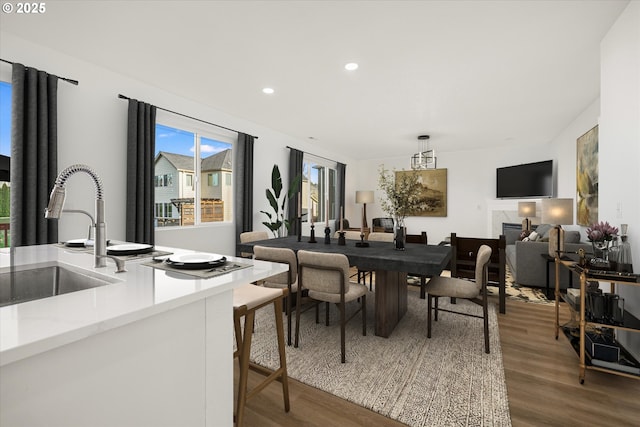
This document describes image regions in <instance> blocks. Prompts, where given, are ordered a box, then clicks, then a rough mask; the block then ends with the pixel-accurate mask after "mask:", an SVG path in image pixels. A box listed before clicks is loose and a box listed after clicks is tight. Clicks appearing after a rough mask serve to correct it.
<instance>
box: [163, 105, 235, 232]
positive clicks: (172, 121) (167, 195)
mask: <svg viewBox="0 0 640 427" xmlns="http://www.w3.org/2000/svg"><path fill="white" fill-rule="evenodd" d="M156 122H157V124H156V156H155V177H156V188H155V204H156V209H155V214H156V227H168V226H193V225H199V224H203V223H210V222H221V221H232V219H233V190H232V185H231V182H232V181H231V179H229V181H228V182H229V184H230V185H228V186H226V187H225V188H221V186H220V185H219V179H220V178H219V177H220V174H228V175H229V177H230V176H231V175H232V172H233V170H232V164H233V163H232V161H233V157H232V154H233V150H232V149H233V143H234V141H235V138H236V137H237V136H236V135H235V133H232V132H225V131H221V130H218V129H217V128H215V127H213V126H208V125H206V124H202V123H200V122H197V121H193V120H188V119H184V118H180V117H177V116H174V115H172V114H170V113H161V112H158V116H157V118H156ZM196 159H198V160H197V161H196Z"/></svg>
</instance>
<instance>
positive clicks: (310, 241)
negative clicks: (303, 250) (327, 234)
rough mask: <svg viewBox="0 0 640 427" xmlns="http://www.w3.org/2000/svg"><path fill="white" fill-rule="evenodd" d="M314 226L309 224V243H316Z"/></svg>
mask: <svg viewBox="0 0 640 427" xmlns="http://www.w3.org/2000/svg"><path fill="white" fill-rule="evenodd" d="M314 228H315V225H313V224H311V236H310V237H309V243H318V241H317V240H316V232H315V230H314Z"/></svg>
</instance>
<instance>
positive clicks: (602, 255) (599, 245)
mask: <svg viewBox="0 0 640 427" xmlns="http://www.w3.org/2000/svg"><path fill="white" fill-rule="evenodd" d="M591 244H592V246H593V255H594V256H595V257H596V258H597V259H598V260H601V261H604V262H609V241H608V240H601V241H593V242H591Z"/></svg>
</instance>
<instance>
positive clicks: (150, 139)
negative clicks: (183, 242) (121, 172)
mask: <svg viewBox="0 0 640 427" xmlns="http://www.w3.org/2000/svg"><path fill="white" fill-rule="evenodd" d="M155 145H156V107H155V106H153V105H150V104H146V103H144V102H139V101H137V100H135V99H130V100H129V115H128V125H127V219H126V239H127V241H128V242H136V243H146V244H149V245H153V244H154V241H155V233H154V217H155V215H154V202H155V200H154V191H155V184H154V180H153V178H154V157H155Z"/></svg>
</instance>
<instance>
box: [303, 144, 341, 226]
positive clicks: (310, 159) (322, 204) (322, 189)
mask: <svg viewBox="0 0 640 427" xmlns="http://www.w3.org/2000/svg"><path fill="white" fill-rule="evenodd" d="M306 164H309V165H312V166H315V167H316V168H318V167H319V168H320V169H319V170H318V196H320V195H321V194H326V193H327V190H328V194H326V196H325V197H323V198H322V200H320V197H318V210H317V212H316V211H314V214H316V216H317V218H316V219H315V220H314V224H318V223H325V221H326V218H325V216H326V209H327V202H328V203H329V226H331V221H335V220H336V215H337V214H336V209H335V207H336V206H337V205H338V203H339V200H338V196H339V195H338V193H339V191H338V162H336V161H334V160H328V159H325V158H322V157H318V156H314V155H313V154H309V153H304V155H303V158H302V170H303V174H304V171H305V165H306ZM303 178H304V177H303ZM308 178H310V177H308ZM331 180H333V186H332V183H331ZM308 185H309V188H308V190H307V191H306V192H305V191H304V189H301V190H302V194H303V195H304V194H305V193H306V199H307V200H306V206H307V208H306V212H305V209H303V213H306V214H307V215H304V216H303V219H302V222H303V223H307V224H310V222H309V220H310V214H311V212H310V208H309V207H310V206H311V204H312V201H311V180H310V179H309V181H308ZM301 186H304V179H303V181H302V182H301ZM332 193H333V200H331V197H330V196H331V194H332ZM303 197H304V196H303ZM304 202H305V200H303V204H304Z"/></svg>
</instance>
